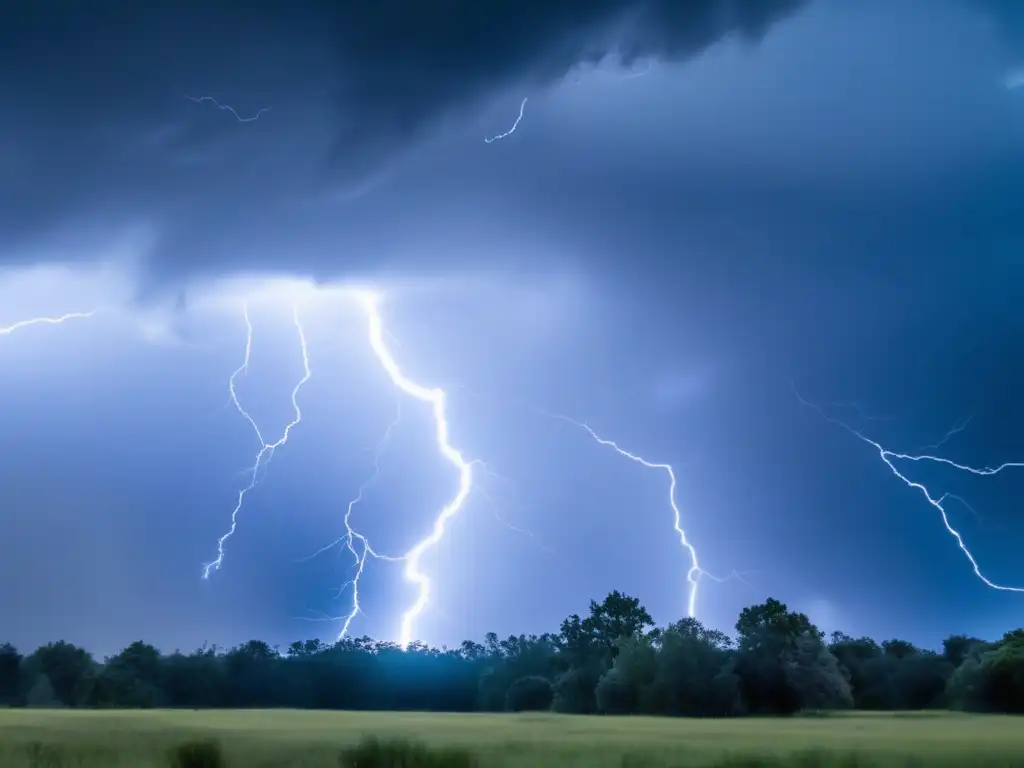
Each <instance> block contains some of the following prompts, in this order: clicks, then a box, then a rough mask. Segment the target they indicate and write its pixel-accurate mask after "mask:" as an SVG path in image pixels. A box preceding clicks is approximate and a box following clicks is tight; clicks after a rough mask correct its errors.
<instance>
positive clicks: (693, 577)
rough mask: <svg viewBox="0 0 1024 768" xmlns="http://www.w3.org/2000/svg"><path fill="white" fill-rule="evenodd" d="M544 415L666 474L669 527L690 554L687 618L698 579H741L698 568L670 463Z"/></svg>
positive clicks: (568, 420) (694, 603)
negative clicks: (646, 455) (717, 575)
mask: <svg viewBox="0 0 1024 768" xmlns="http://www.w3.org/2000/svg"><path fill="white" fill-rule="evenodd" d="M543 413H544V415H545V416H548V417H549V418H555V419H559V420H560V421H564V422H566V423H568V424H572V425H573V426H575V427H579V428H580V429H582V430H585V431H586V433H587V434H588V435H590V436H591V437H592V438H593V439H594V440H595V441H596V442H597V443H598V444H599V445H603V446H605V447H607V448H611V449H612V450H613V451H615V452H616V453H617V454H619V455H620V456H623V457H625V458H627V459H629V460H630V461H633V462H636V463H637V464H640V465H641V466H644V467H647V468H648V469H659V470H661V471H662V472H664V473H665V474H666V475H668V481H669V483H668V503H669V507H670V508H671V509H672V525H673V528H674V529H675V532H676V535H677V536H678V537H679V543H680V544H682V546H683V549H685V550H686V551H687V553H689V555H690V569H689V570H688V571H687V572H686V580H687V581H688V582H689V584H690V587H689V595H688V597H687V602H686V615H687V616H689V617H690V618H695V617H696V615H697V589H698V585H699V584H700V579H701V577H702V576H706V577H707V578H709V579H711V580H712V581H718V582H725V581H728V580H729V579H731V578H734V577H735V578H739V579H741V580H742V577H741V576H740V574H739V573H738V572H737V571H733V572H732V574H730V575H729V576H727V577H726V578H724V579H722V578H718V577H716V576H712V575H711V574H710V573H708V572H707V571H705V570H704V569H703V568H701V567H700V563H699V561H698V559H697V549H696V548H695V547H694V546H693V544H691V543H690V540H689V539H688V538H687V536H686V531H685V530H684V529H683V515H682V513H681V512H680V510H679V503H678V502H677V501H676V487H677V485H678V481H677V480H676V473H675V470H674V469H673V468H672V465H671V464H662V463H658V462H653V461H648V460H647V459H645V458H644V457H643V456H640V455H638V454H635V453H631V452H630V451H627V450H626V449H625V448H622V447H621V446H619V444H618V443H616V442H615V441H614V440H608V439H606V438H604V437H601V436H600V435H599V434H598V433H597V432H596V431H594V429H593V428H592V427H591V426H590V425H589V424H587V423H586V422H583V421H576V420H575V419H571V418H569V417H568V416H565V415H564V414H561V413H547V412H543Z"/></svg>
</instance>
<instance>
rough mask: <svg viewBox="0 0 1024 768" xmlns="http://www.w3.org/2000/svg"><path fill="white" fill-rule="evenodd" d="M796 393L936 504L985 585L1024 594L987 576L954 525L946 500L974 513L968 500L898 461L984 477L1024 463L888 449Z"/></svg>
mask: <svg viewBox="0 0 1024 768" xmlns="http://www.w3.org/2000/svg"><path fill="white" fill-rule="evenodd" d="M793 392H794V394H795V395H796V397H797V399H798V400H799V401H800V402H801V403H802V404H803V405H805V406H806V407H808V408H810V409H812V410H813V411H815V412H816V413H817V414H818V415H819V416H821V418H823V419H824V420H825V421H828V422H830V423H832V424H835V425H836V426H839V427H842V428H843V429H845V430H846V431H847V432H849V433H850V434H851V435H853V436H854V437H856V438H857V439H859V440H861V441H862V442H864V443H867V444H868V445H870V446H871V447H872V448H874V449H875V450H876V451H878V456H879V458H880V459H881V460H882V461H883V462H885V465H886V466H887V467H888V468H889V471H891V472H892V473H893V474H894V475H895V476H896V477H898V478H899V479H900V480H902V481H903V482H904V483H905V484H906V485H907V487H908V488H913V489H915V490H917V491H918V492H920V494H921V495H922V496H924V498H925V501H927V502H928V503H929V504H930V505H931V506H932V507H934V508H935V509H936V510H938V512H939V514H940V515H941V516H942V523H943V525H944V526H945V527H946V531H947V532H948V533H949V535H950V536H952V537H953V538H954V539H956V543H957V546H958V547H960V550H961V551H962V552H963V553H964V556H965V557H966V558H967V561H968V562H969V563H970V564H971V568H972V569H973V571H974V575H975V576H977V577H978V578H979V579H980V580H981V581H982V582H983V583H984V584H985V586H987V587H990V588H991V589H997V590H1000V591H1002V592H1019V593H1024V587H1011V586H1007V585H1005V584H997V583H996V582H994V581H992V580H991V579H989V578H988V577H987V576H985V574H983V573H982V572H981V567H980V566H979V565H978V561H977V560H976V559H975V557H974V555H973V553H972V552H971V550H970V549H969V548H968V547H967V544H966V543H965V542H964V539H963V536H962V535H961V534H960V532H959V531H958V530H957V529H956V528H954V527H953V525H952V523H950V521H949V514H948V513H947V511H946V506H945V505H946V502H947V501H950V500H953V501H958V502H960V503H961V504H963V505H964V506H965V507H966V508H967V509H968V510H970V511H971V512H974V510H973V509H972V508H971V507H970V506H969V505H968V504H967V502H965V501H964V500H963V499H961V498H960V497H959V496H956V495H954V494H951V493H944V494H942V495H941V496H939V497H938V498H936V497H934V496H933V495H932V492H931V491H929V490H928V488H927V487H926V486H925V485H924V484H922V483H919V482H916V481H914V480H911V479H909V478H908V477H907V476H906V475H904V474H903V473H902V472H900V471H899V469H897V467H896V464H895V462H897V461H913V462H931V463H934V464H942V465H945V466H947V467H951V468H953V469H956V470H958V471H961V472H969V473H971V474H973V475H980V476H983V477H987V476H990V475H997V474H999V473H1000V472H1002V471H1003V470H1006V469H1018V468H1022V467H1024V462H1015V461H1008V462H1005V463H1003V464H1000V465H998V466H996V467H972V466H969V465H967V464H959V463H957V462H955V461H953V460H951V459H947V458H945V457H943V456H934V455H931V454H908V453H897V452H896V451H890V450H889V449H888V448H886V447H884V446H883V445H882V444H881V443H878V442H876V441H874V440H872V439H871V438H869V437H867V436H866V435H864V434H863V433H862V432H859V431H858V430H856V429H854V428H853V427H851V426H850V425H849V424H847V423H845V422H843V421H840V420H839V419H836V418H833V417H832V416H829V415H828V414H827V413H825V411H823V410H822V409H821V408H820V407H818V406H817V405H815V404H814V403H811V402H809V401H808V400H806V399H805V398H804V397H803V396H802V395H801V394H800V392H799V391H798V390H797V388H796V385H795V384H794V385H793ZM965 426H966V424H964V425H963V426H961V427H960V428H959V429H957V428H954V429H953V430H950V433H949V434H948V435H947V437H946V440H948V439H949V438H950V437H952V435H953V434H956V433H957V432H959V431H962V430H963V428H964V427H965ZM942 442H945V441H942ZM940 444H941V443H940ZM975 514H977V513H975Z"/></svg>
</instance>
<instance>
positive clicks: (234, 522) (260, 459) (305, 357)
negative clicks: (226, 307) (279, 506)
mask: <svg viewBox="0 0 1024 768" xmlns="http://www.w3.org/2000/svg"><path fill="white" fill-rule="evenodd" d="M244 315H245V328H246V337H245V359H244V360H243V361H242V364H241V365H240V366H239V367H238V368H236V369H235V371H234V373H232V374H231V378H230V379H228V390H229V392H230V394H231V400H232V402H233V403H234V404H235V408H236V409H237V410H238V412H239V413H240V414H242V416H243V417H244V418H245V420H246V421H248V422H249V424H250V425H251V426H252V428H253V430H254V431H255V432H256V437H257V438H258V439H259V441H260V450H259V453H257V454H256V462H255V463H254V464H253V465H252V469H251V470H250V475H249V484H248V485H247V486H246V487H244V488H243V489H242V490H240V491H239V492H238V500H237V501H236V502H235V508H234V509H233V510H232V511H231V526H230V527H229V528H228V530H227V532H226V533H225V534H224V535H223V536H221V537H220V538H219V539H217V557H216V559H214V560H213V561H212V562H209V563H207V564H205V565H204V566H203V578H204V579H208V578H210V573H211V572H213V571H219V570H220V567H221V565H223V563H224V544H225V543H226V542H227V540H228V539H230V538H231V537H232V536H233V535H234V533H235V531H236V530H237V529H238V513H239V512H241V510H242V504H243V503H244V502H245V497H246V495H247V494H248V493H249V491H251V490H252V489H253V488H255V487H256V481H257V479H258V477H259V470H260V466H261V465H263V466H265V465H266V463H267V462H269V461H270V459H271V458H273V456H274V451H276V450H277V449H278V448H280V447H281V446H282V445H284V444H285V443H287V442H288V437H289V435H291V431H292V429H293V428H294V427H295V426H296V425H298V423H299V422H300V421H302V410H301V409H300V408H299V402H298V397H299V390H301V389H302V387H303V386H304V385H305V383H306V382H307V381H309V378H310V376H312V371H311V370H310V367H309V350H308V348H307V346H306V331H305V329H304V328H303V327H302V321H301V320H300V318H299V308H298V307H297V306H296V307H295V308H294V309H293V310H292V322H293V323H294V325H295V329H296V331H297V332H298V335H299V344H300V346H301V348H302V369H303V375H302V378H301V379H300V380H299V383H298V384H296V385H295V388H294V389H292V397H291V400H292V409H293V411H294V413H295V416H294V418H293V419H292V420H291V421H290V422H289V423H288V425H287V426H286V427H285V428H284V432H282V433H281V437H280V438H278V439H277V440H276V441H275V442H273V443H268V442H267V441H266V440H265V439H264V438H263V433H262V432H260V428H259V427H258V426H257V425H256V421H255V420H254V419H253V418H252V416H250V415H249V413H248V412H247V411H246V410H245V409H244V408H243V407H242V405H241V403H240V402H239V400H238V396H237V394H236V392H235V379H236V378H237V377H238V375H239V374H245V373H247V372H248V370H249V357H250V354H251V352H252V322H250V320H249V309H248V307H246V308H245V312H244Z"/></svg>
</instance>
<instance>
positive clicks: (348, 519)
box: [299, 400, 403, 640]
mask: <svg viewBox="0 0 1024 768" xmlns="http://www.w3.org/2000/svg"><path fill="white" fill-rule="evenodd" d="M401 420H402V401H401V400H399V401H397V407H396V411H395V418H394V419H393V420H392V421H391V423H390V424H389V425H388V428H387V429H386V430H385V431H384V436H383V437H382V438H381V439H380V442H379V443H377V447H376V448H375V449H374V451H373V472H372V473H371V474H370V476H369V477H368V478H367V479H366V480H365V481H364V482H363V484H362V485H360V486H359V490H358V491H357V492H356V495H355V496H354V497H353V498H352V499H351V500H350V501H349V503H348V505H347V506H346V507H345V516H344V518H343V521H344V524H345V533H344V534H342V535H341V536H340V537H339V538H338V539H335V540H334V541H332V542H331V543H330V544H327V545H326V546H323V547H321V548H320V549H318V550H317V551H316V552H314V553H313V554H311V555H309V556H307V557H304V558H302V560H300V561H299V562H308V561H310V560H312V559H313V558H315V557H317V556H319V555H321V554H323V553H324V552H327V551H328V550H330V549H333V548H334V547H336V546H338V545H339V544H341V543H343V542H344V544H345V548H346V549H347V550H348V551H349V553H350V554H351V555H352V561H353V564H354V565H355V569H356V572H355V575H354V576H353V577H352V578H351V579H350V580H349V581H347V582H346V583H345V584H343V585H342V586H341V588H340V589H339V590H338V596H339V597H340V595H341V593H342V592H344V591H345V589H347V588H348V587H351V588H352V604H351V607H350V608H349V612H348V613H347V614H345V615H344V616H338V617H333V618H332V619H331V620H332V621H340V622H341V623H342V626H341V630H340V631H339V632H338V640H343V639H344V638H345V636H346V635H347V634H348V630H349V627H350V626H351V625H352V621H353V620H354V619H355V618H356V616H358V615H359V614H361V613H362V612H363V608H362V606H361V605H360V603H359V580H360V579H361V578H362V577H363V571H364V570H365V569H366V559H367V558H368V557H372V558H374V559H376V560H386V561H388V562H399V561H401V560H402V559H403V558H401V557H392V556H390V555H382V554H380V553H379V552H377V551H376V550H374V549H373V547H371V546H370V542H369V540H368V539H367V538H366V536H364V535H363V534H361V533H360V532H359V531H357V530H356V529H355V528H353V527H352V512H353V511H354V510H355V508H356V506H358V505H359V504H360V503H362V501H363V498H364V497H365V495H366V492H367V491H368V490H369V489H370V486H372V485H373V484H374V482H376V480H377V476H378V475H380V460H381V457H382V456H383V455H384V451H385V450H386V449H387V446H388V444H389V443H390V442H391V433H392V432H394V430H395V428H396V427H397V426H398V424H399V422H400V421H401ZM357 542H358V544H359V546H360V547H362V551H361V552H360V551H358V550H357V549H356V543H357Z"/></svg>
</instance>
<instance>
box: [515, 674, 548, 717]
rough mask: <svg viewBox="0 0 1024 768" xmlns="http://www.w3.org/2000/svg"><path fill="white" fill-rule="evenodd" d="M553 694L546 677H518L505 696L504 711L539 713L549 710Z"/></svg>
mask: <svg viewBox="0 0 1024 768" xmlns="http://www.w3.org/2000/svg"><path fill="white" fill-rule="evenodd" d="M553 698H554V692H553V691H552V690H551V683H550V682H549V681H548V679H547V678H546V677H540V676H539V675H528V676H526V677H520V678H519V679H518V680H516V681H515V682H514V683H512V685H511V686H509V689H508V693H507V694H505V709H507V710H509V711H510V712H540V711H543V710H546V709H551V700H552V699H553Z"/></svg>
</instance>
